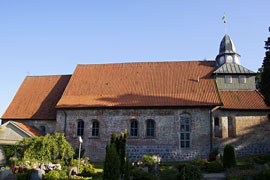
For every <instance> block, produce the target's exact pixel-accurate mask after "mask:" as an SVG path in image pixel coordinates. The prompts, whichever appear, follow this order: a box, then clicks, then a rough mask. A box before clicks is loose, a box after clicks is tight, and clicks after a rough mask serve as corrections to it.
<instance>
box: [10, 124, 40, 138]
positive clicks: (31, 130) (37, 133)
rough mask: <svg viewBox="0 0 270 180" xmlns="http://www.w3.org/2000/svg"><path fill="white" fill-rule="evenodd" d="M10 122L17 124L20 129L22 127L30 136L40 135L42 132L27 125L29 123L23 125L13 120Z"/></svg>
mask: <svg viewBox="0 0 270 180" xmlns="http://www.w3.org/2000/svg"><path fill="white" fill-rule="evenodd" d="M12 123H14V124H16V125H17V126H19V127H20V128H21V129H23V130H24V131H26V132H28V133H29V134H31V135H32V136H42V133H41V132H39V131H38V130H37V129H36V128H34V127H32V126H29V125H25V124H22V123H18V122H14V121H12Z"/></svg>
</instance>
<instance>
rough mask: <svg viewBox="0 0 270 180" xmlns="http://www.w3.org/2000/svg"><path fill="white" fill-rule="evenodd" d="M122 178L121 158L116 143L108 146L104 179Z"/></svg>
mask: <svg viewBox="0 0 270 180" xmlns="http://www.w3.org/2000/svg"><path fill="white" fill-rule="evenodd" d="M119 179H120V160H119V156H118V153H117V151H116V146H115V143H113V144H111V145H109V144H108V145H107V146H106V156H105V162H104V171H103V180H119Z"/></svg>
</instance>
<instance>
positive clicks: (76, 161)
mask: <svg viewBox="0 0 270 180" xmlns="http://www.w3.org/2000/svg"><path fill="white" fill-rule="evenodd" d="M70 166H73V167H78V159H73V160H71V163H70ZM83 166H84V164H83V162H82V159H80V166H79V168H80V169H79V172H78V173H79V174H80V173H82V171H83Z"/></svg>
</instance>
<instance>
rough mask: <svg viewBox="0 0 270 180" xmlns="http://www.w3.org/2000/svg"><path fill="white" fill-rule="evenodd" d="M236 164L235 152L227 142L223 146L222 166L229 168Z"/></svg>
mask: <svg viewBox="0 0 270 180" xmlns="http://www.w3.org/2000/svg"><path fill="white" fill-rule="evenodd" d="M233 166H236V154H235V149H234V147H233V146H232V145H230V144H228V145H226V146H225V148H224V153H223V167H224V168H230V167H233Z"/></svg>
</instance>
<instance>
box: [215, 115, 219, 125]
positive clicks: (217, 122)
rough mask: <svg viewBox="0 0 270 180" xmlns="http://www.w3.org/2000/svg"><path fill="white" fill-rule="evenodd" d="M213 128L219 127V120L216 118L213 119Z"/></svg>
mask: <svg viewBox="0 0 270 180" xmlns="http://www.w3.org/2000/svg"><path fill="white" fill-rule="evenodd" d="M215 126H219V118H218V117H216V118H215Z"/></svg>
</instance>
